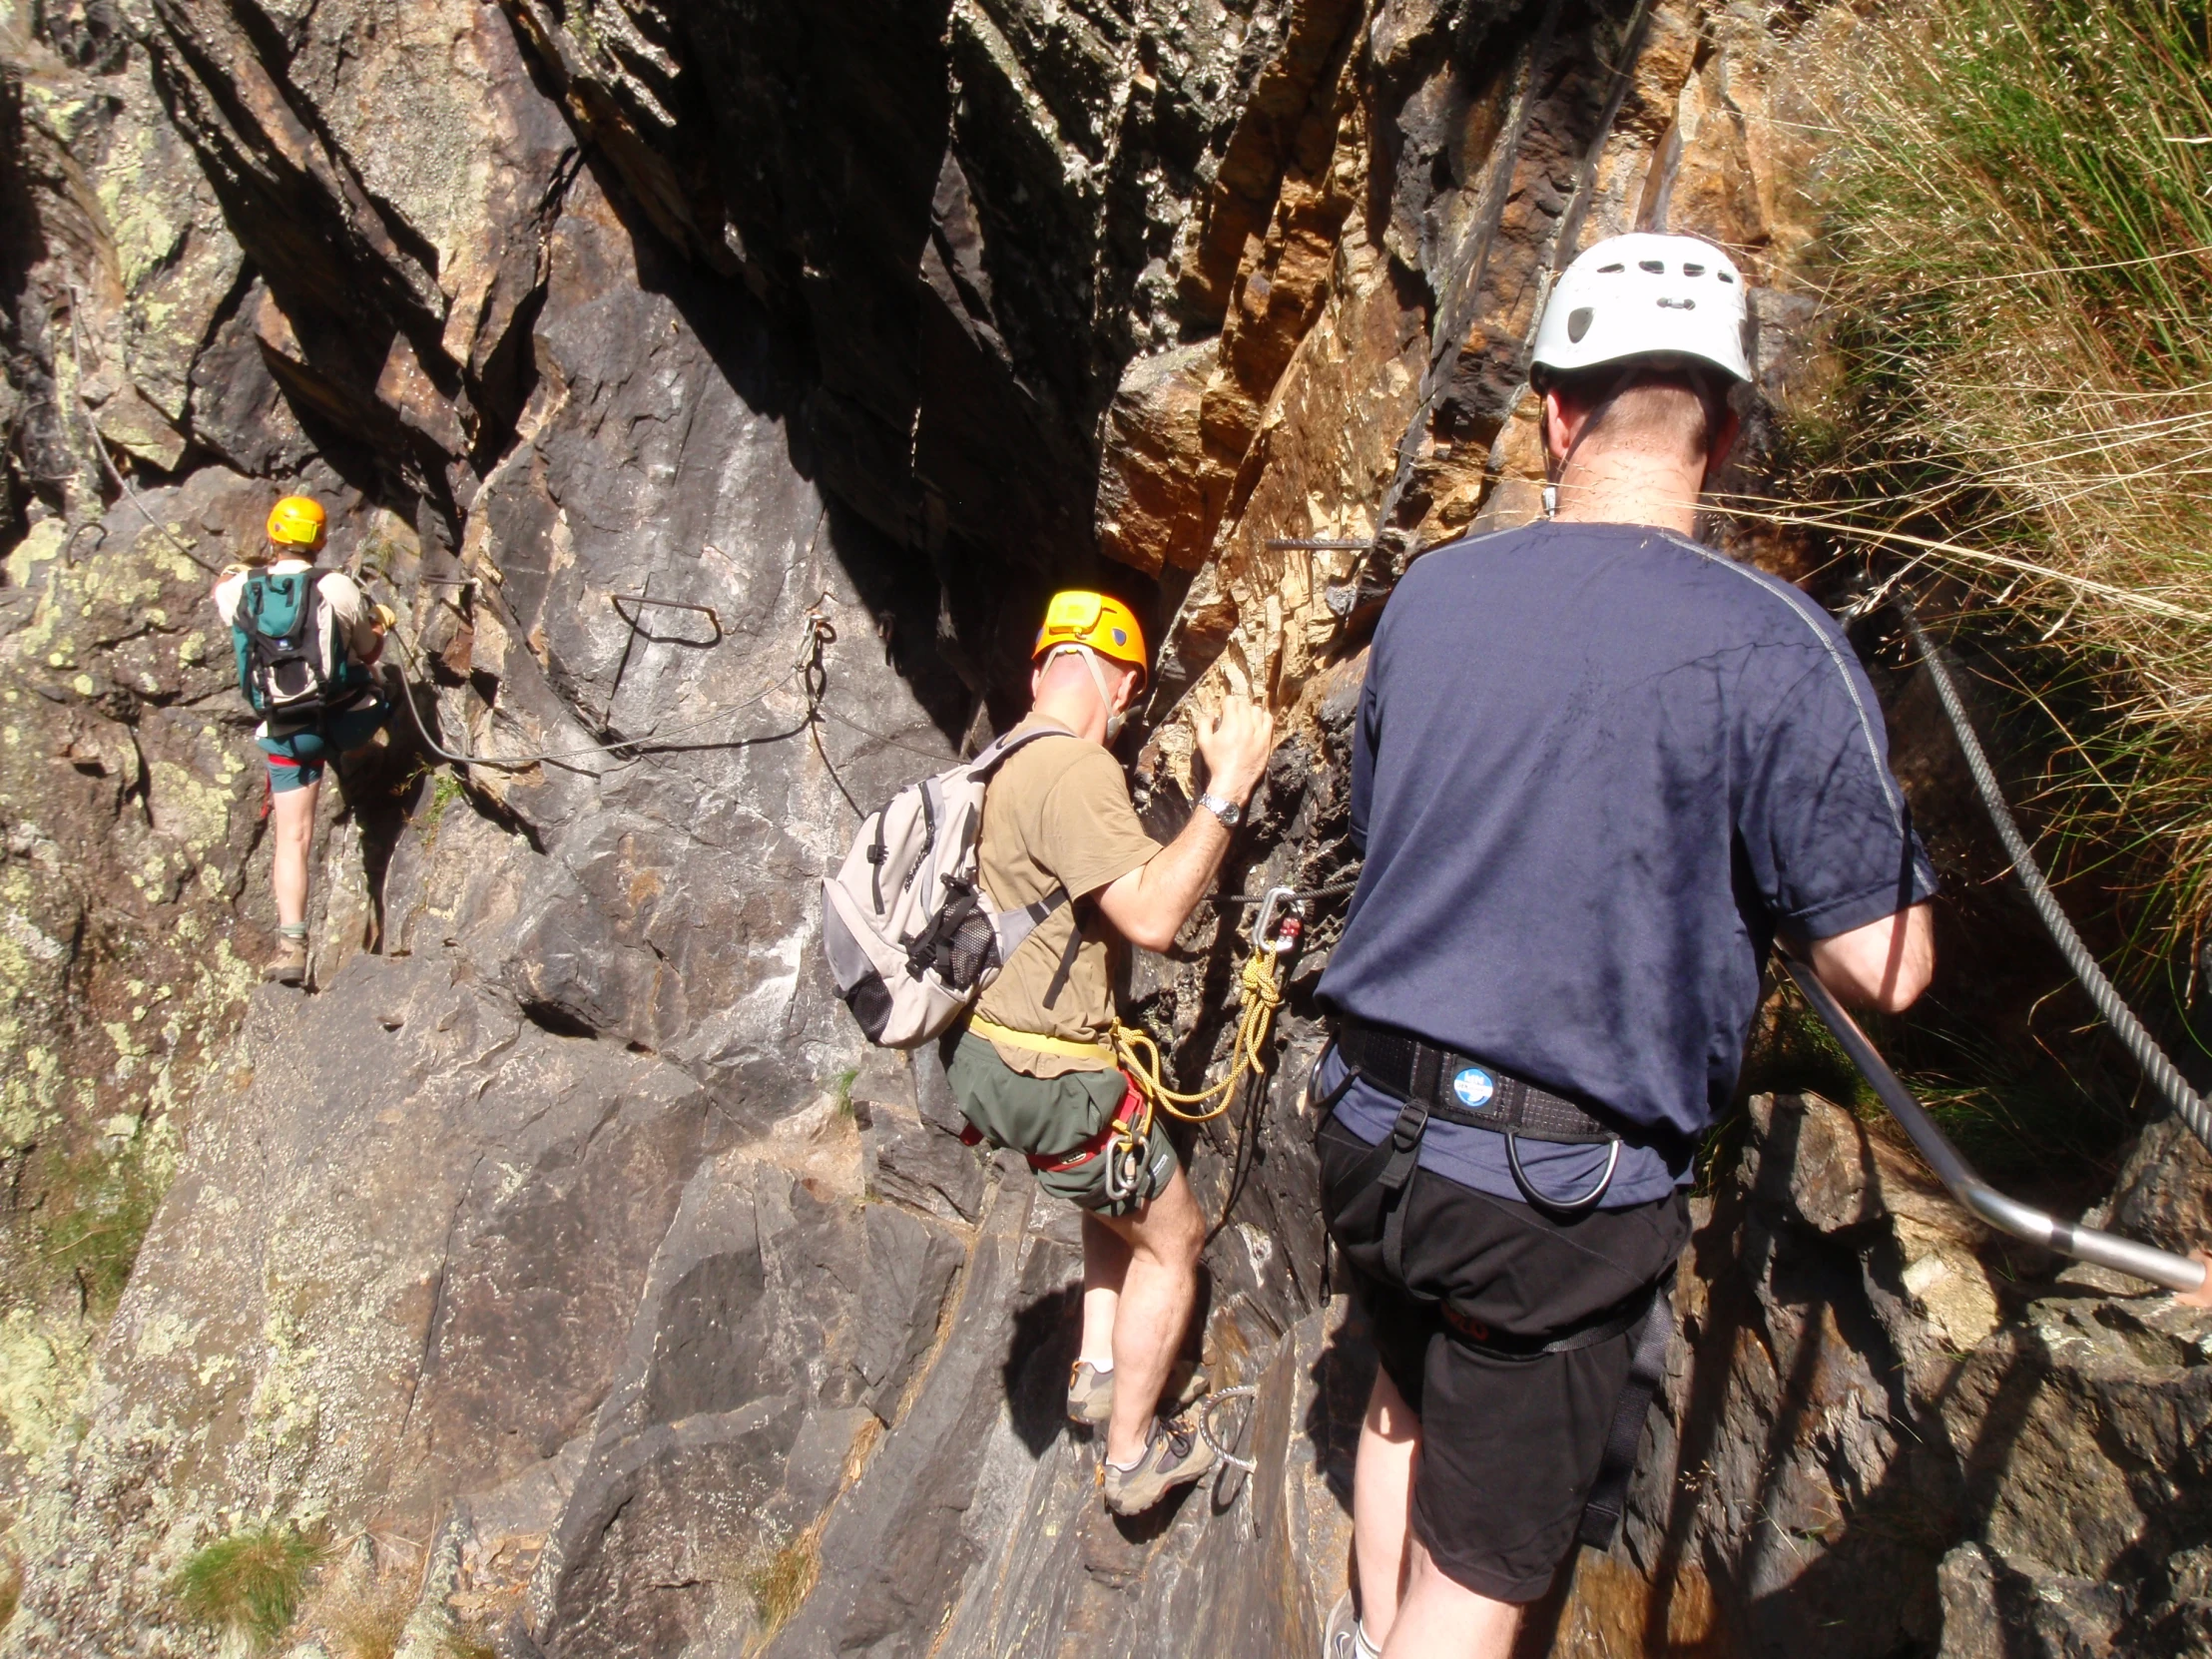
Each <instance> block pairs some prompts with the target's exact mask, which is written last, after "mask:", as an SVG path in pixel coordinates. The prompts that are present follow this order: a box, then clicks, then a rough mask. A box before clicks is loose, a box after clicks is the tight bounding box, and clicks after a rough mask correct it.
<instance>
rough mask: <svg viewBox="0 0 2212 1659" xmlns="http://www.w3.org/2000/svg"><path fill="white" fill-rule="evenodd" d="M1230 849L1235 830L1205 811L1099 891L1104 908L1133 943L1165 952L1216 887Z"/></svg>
mask: <svg viewBox="0 0 2212 1659" xmlns="http://www.w3.org/2000/svg"><path fill="white" fill-rule="evenodd" d="M1228 850H1229V830H1228V829H1227V827H1225V826H1224V825H1223V824H1222V822H1221V820H1220V819H1218V818H1216V817H1215V816H1214V815H1213V814H1212V813H1210V812H1207V811H1206V810H1205V809H1204V808H1203V807H1202V808H1200V809H1199V810H1198V811H1197V812H1194V813H1193V814H1191V817H1190V822H1189V823H1188V824H1186V825H1184V826H1183V832H1182V833H1181V834H1179V835H1177V836H1176V837H1175V839H1174V840H1172V841H1170V842H1168V844H1167V845H1165V846H1163V847H1161V848H1160V850H1159V851H1158V852H1155V853H1154V854H1153V855H1152V856H1151V857H1150V858H1149V859H1147V860H1146V861H1145V862H1144V863H1142V864H1139V865H1138V866H1137V867H1136V868H1135V869H1133V870H1131V871H1130V872H1129V873H1128V874H1127V875H1124V876H1122V877H1121V878H1120V879H1119V880H1117V881H1110V882H1108V883H1107V884H1106V885H1105V886H1103V887H1101V888H1100V889H1099V892H1098V907H1099V909H1100V911H1101V912H1103V913H1104V915H1105V917H1106V919H1107V920H1108V921H1110V922H1112V923H1113V924H1114V927H1115V929H1116V930H1117V931H1118V932H1119V933H1120V934H1121V936H1122V937H1123V938H1125V939H1127V940H1128V941H1129V942H1130V943H1131V944H1136V945H1142V946H1143V947H1144V948H1145V949H1147V950H1165V949H1167V947H1168V946H1169V945H1171V944H1173V943H1174V942H1175V935H1176V934H1177V933H1179V932H1181V931H1182V929H1183V923H1184V922H1185V921H1187V920H1188V919H1189V918H1190V914H1191V912H1192V911H1193V910H1195V909H1197V908H1198V901H1199V900H1200V899H1201V898H1204V897H1205V896H1206V894H1207V892H1208V890H1209V889H1210V888H1211V887H1212V886H1213V884H1214V876H1215V875H1216V873H1218V872H1219V870H1220V869H1221V860H1222V857H1223V855H1224V854H1225V853H1227V852H1228Z"/></svg>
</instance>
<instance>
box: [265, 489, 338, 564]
mask: <svg viewBox="0 0 2212 1659" xmlns="http://www.w3.org/2000/svg"><path fill="white" fill-rule="evenodd" d="M327 525H328V519H327V517H326V515H325V514H324V513H323V511H322V503H321V502H319V501H316V500H314V499H313V498H311V497H309V496H304V495H287V496H285V497H284V498H283V499H282V500H281V501H279V502H277V505H276V506H274V507H272V508H271V509H270V510H269V539H270V540H271V541H273V542H275V543H276V544H277V546H278V547H304V548H308V549H310V550H311V549H314V548H318V547H320V546H321V545H322V536H323V532H324V530H325V528H326V527H327Z"/></svg>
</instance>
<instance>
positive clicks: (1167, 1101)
mask: <svg viewBox="0 0 2212 1659" xmlns="http://www.w3.org/2000/svg"><path fill="white" fill-rule="evenodd" d="M1314 896H1318V895H1317V894H1301V893H1299V892H1297V891H1295V890H1294V889H1292V888H1290V887H1284V886H1277V887H1270V888H1269V889H1268V890H1267V891H1266V892H1265V893H1262V894H1259V895H1257V899H1258V902H1259V904H1260V915H1259V919H1258V920H1257V921H1256V922H1255V923H1254V925H1253V929H1252V953H1251V955H1250V956H1248V957H1247V958H1246V959H1245V965H1244V968H1243V970H1242V971H1241V972H1240V973H1239V975H1238V982H1239V983H1240V984H1241V985H1242V986H1243V988H1244V1011H1243V1013H1242V1014H1241V1015H1240V1016H1239V1017H1238V1020H1237V1037H1236V1041H1235V1043H1234V1044H1233V1045H1232V1047H1231V1049H1230V1061H1229V1070H1228V1072H1227V1073H1226V1074H1225V1075H1224V1076H1223V1077H1222V1078H1220V1079H1219V1080H1218V1081H1216V1082H1213V1083H1210V1084H1208V1085H1207V1086H1206V1087H1205V1088H1203V1089H1198V1090H1195V1091H1191V1092H1188V1093H1186V1092H1184V1091H1182V1090H1180V1089H1174V1088H1170V1087H1169V1086H1168V1083H1167V1080H1166V1077H1165V1075H1164V1073H1165V1062H1164V1060H1163V1059H1162V1057H1161V1054H1160V1045H1159V1043H1158V1041H1157V1040H1156V1039H1155V1038H1154V1037H1153V1036H1152V1034H1151V1033H1150V1032H1149V1031H1145V1030H1143V1029H1141V1028H1139V1027H1136V1026H1131V1025H1124V1024H1122V1022H1121V1021H1120V1020H1118V1019H1117V1020H1116V1021H1114V1024H1113V1026H1112V1028H1111V1029H1110V1030H1109V1032H1108V1033H1107V1040H1106V1041H1105V1042H1095V1043H1094V1042H1080V1041H1076V1040H1073V1039H1071V1038H1067V1037H1051V1036H1045V1035H1043V1034H1042V1033H1039V1032H1035V1031H1017V1030H1014V1029H1013V1028H1012V1027H1010V1026H1005V1025H1000V1024H999V1023H998V1022H997V1021H996V1020H991V1019H985V1018H984V1017H983V1016H982V1015H981V1014H970V1015H969V1016H968V1019H967V1029H968V1030H970V1031H972V1032H973V1033H974V1034H975V1035H976V1036H978V1037H982V1038H985V1039H986V1040H988V1041H990V1042H994V1043H1004V1044H1005V1045H1006V1046H1008V1047H1009V1048H1026V1049H1028V1050H1030V1051H1031V1052H1032V1053H1037V1054H1053V1055H1058V1056H1060V1057H1061V1058H1064V1059H1070V1060H1091V1061H1096V1062H1099V1063H1100V1064H1103V1065H1109V1066H1114V1067H1117V1068H1119V1070H1120V1071H1121V1073H1122V1075H1123V1076H1124V1077H1126V1078H1127V1079H1128V1082H1129V1087H1128V1090H1127V1092H1126V1093H1125V1094H1124V1095H1123V1096H1122V1104H1121V1106H1120V1108H1119V1109H1118V1110H1116V1112H1115V1113H1114V1116H1113V1119H1112V1121H1111V1122H1109V1123H1108V1124H1107V1126H1106V1129H1105V1130H1104V1131H1103V1133H1104V1134H1106V1135H1107V1136H1108V1137H1109V1139H1108V1144H1107V1148H1106V1156H1107V1160H1108V1161H1107V1165H1106V1196H1107V1198H1108V1199H1109V1200H1110V1201H1112V1202H1113V1203H1116V1204H1119V1203H1123V1202H1126V1201H1127V1200H1129V1199H1131V1198H1133V1197H1135V1196H1136V1195H1137V1193H1139V1192H1140V1191H1142V1190H1143V1183H1144V1167H1145V1156H1146V1149H1147V1148H1148V1146H1149V1145H1150V1142H1151V1138H1152V1119H1153V1114H1154V1112H1155V1111H1161V1112H1165V1113H1167V1115H1168V1116H1170V1117H1173V1118H1180V1119H1182V1120H1183V1121H1184V1122H1185V1123H1210V1122H1212V1121H1213V1120H1214V1119H1215V1118H1218V1117H1220V1116H1221V1115H1222V1114H1223V1113H1224V1112H1226V1111H1228V1110H1229V1108H1230V1106H1231V1104H1232V1102H1233V1100H1234V1097H1235V1090H1236V1087H1237V1085H1238V1083H1239V1082H1241V1081H1243V1080H1244V1079H1246V1078H1248V1077H1249V1078H1252V1079H1254V1080H1258V1079H1259V1078H1261V1077H1263V1076H1264V1075H1265V1074H1266V1072H1267V1069H1268V1054H1267V1048H1268V1034H1269V1031H1270V1030H1271V1029H1272V1028H1273V1025H1274V1022H1275V1011H1276V1009H1277V1008H1279V1007H1281V1006H1282V1004H1283V958H1284V957H1285V956H1286V955H1287V954H1288V953H1290V952H1291V951H1293V950H1295V949H1296V948H1297V947H1298V942H1299V939H1300V938H1301V937H1302V936H1303V935H1304V933H1305V928H1306V900H1307V899H1308V898H1310V897H1314ZM1251 897H1252V895H1242V894H1240V895H1234V896H1232V895H1224V896H1223V897H1222V899H1221V900H1220V902H1223V903H1232V902H1238V901H1240V900H1242V901H1250V898H1251ZM1032 1162H1034V1160H1032ZM1231 1202H1234V1193H1232V1199H1231ZM1227 1215H1228V1212H1227V1209H1226V1208H1225V1209H1224V1211H1223V1219H1224V1220H1226V1219H1227ZM1216 1226H1217V1230H1218V1227H1219V1224H1218V1223H1217V1224H1216Z"/></svg>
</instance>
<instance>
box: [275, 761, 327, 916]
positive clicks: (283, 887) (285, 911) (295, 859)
mask: <svg viewBox="0 0 2212 1659" xmlns="http://www.w3.org/2000/svg"><path fill="white" fill-rule="evenodd" d="M321 794H322V785H321V783H320V782H319V781H318V782H316V783H312V784H308V785H306V786H305V787H304V788H301V789H296V790H285V791H284V792H283V793H282V794H281V795H276V796H272V797H271V798H270V813H269V817H270V825H271V828H272V830H273V835H272V839H273V841H274V846H273V852H274V857H273V859H272V863H271V868H270V885H271V886H273V887H274V888H276V891H277V921H278V922H279V923H281V924H282V925H283V926H286V927H296V926H298V925H299V924H300V923H301V922H304V921H305V920H306V919H307V850H308V848H309V847H311V846H312V845H313V844H314V808H315V802H316V800H317V799H318V798H319V797H320V796H321Z"/></svg>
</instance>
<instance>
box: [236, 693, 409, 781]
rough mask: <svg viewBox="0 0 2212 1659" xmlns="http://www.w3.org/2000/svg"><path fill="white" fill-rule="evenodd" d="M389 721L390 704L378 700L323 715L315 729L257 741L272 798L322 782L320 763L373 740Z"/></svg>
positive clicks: (311, 728)
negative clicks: (266, 768)
mask: <svg viewBox="0 0 2212 1659" xmlns="http://www.w3.org/2000/svg"><path fill="white" fill-rule="evenodd" d="M390 719H391V705H390V704H389V703H387V702H385V701H384V699H383V698H381V697H379V698H377V699H376V701H375V702H373V703H365V704H363V705H362V706H361V707H359V708H357V709H339V710H335V711H333V712H332V713H329V714H325V715H324V716H323V717H322V722H321V724H320V725H318V726H310V727H308V728H307V729H306V730H305V731H303V732H289V733H286V734H285V735H284V736H283V737H280V738H257V739H255V740H254V741H255V742H257V743H259V744H260V745H261V746H262V756H263V758H264V759H265V760H267V761H268V762H269V788H270V793H271V794H273V795H289V794H290V793H291V792H292V791H293V790H304V789H308V788H311V787H312V786H314V785H316V784H319V783H321V782H322V768H323V764H324V763H325V762H326V761H328V760H329V758H330V757H331V756H333V755H350V754H351V753H352V752H353V751H354V750H356V749H359V748H360V747H361V746H362V745H363V744H365V743H367V742H368V741H369V740H370V739H372V738H374V737H375V736H376V734H377V733H378V732H381V731H382V730H383V729H384V725H385V723H386V722H387V721H389V720H390Z"/></svg>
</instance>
